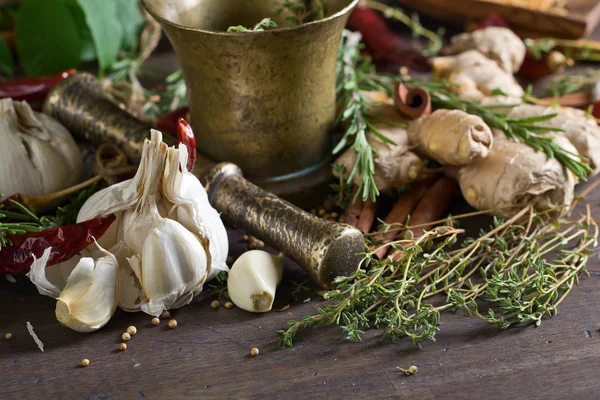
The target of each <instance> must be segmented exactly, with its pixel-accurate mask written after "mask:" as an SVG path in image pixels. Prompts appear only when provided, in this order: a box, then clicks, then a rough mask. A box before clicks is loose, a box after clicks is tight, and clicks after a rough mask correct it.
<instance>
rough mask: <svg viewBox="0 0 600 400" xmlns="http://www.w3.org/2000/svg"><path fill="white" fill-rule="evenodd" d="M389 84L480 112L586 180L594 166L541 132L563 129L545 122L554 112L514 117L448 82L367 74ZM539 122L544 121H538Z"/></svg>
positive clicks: (442, 103)
mask: <svg viewBox="0 0 600 400" xmlns="http://www.w3.org/2000/svg"><path fill="white" fill-rule="evenodd" d="M368 78H369V79H372V80H374V81H376V82H378V83H379V84H380V85H381V86H385V87H386V91H387V92H388V93H390V94H391V93H393V92H392V91H393V82H394V81H395V80H398V81H401V82H403V83H405V84H407V85H414V86H418V87H420V88H423V89H425V90H427V91H428V92H429V95H430V97H431V104H432V106H433V107H434V108H447V109H458V110H462V111H465V112H467V113H469V114H474V115H478V116H479V117H481V118H482V119H483V120H484V122H485V123H486V124H487V125H488V126H489V127H490V128H495V129H499V130H501V131H503V132H504V134H505V135H506V136H507V137H508V138H509V139H514V140H518V141H520V142H522V143H525V144H527V145H528V146H530V147H532V148H534V149H535V150H537V151H543V152H544V153H545V154H546V155H547V156H548V157H550V158H555V159H556V160H557V161H558V162H560V163H561V164H562V165H563V166H564V167H565V168H567V169H569V170H571V171H572V172H573V174H575V176H577V177H578V178H579V179H580V180H582V181H585V180H587V176H588V174H589V173H590V172H591V168H590V167H589V166H588V165H587V164H586V163H585V162H584V158H583V157H582V156H580V155H579V154H575V153H572V152H570V151H568V150H565V149H564V148H563V147H561V146H560V145H558V144H557V143H555V142H554V138H553V137H552V136H549V135H548V136H545V135H539V134H538V133H541V132H552V131H554V132H560V131H561V130H560V129H556V128H551V127H547V126H543V122H544V121H547V120H549V119H552V118H554V117H555V116H556V115H555V114H549V115H543V116H540V117H534V118H520V119H511V118H508V116H507V114H505V113H502V112H498V111H495V108H494V107H489V106H485V105H482V104H480V103H478V102H475V101H469V100H464V99H461V98H459V97H457V96H456V95H455V94H454V93H453V92H452V87H451V86H450V84H449V83H448V82H438V81H429V82H427V81H423V80H418V79H414V78H410V77H404V76H400V75H398V76H390V75H386V76H384V75H375V74H371V75H369V76H368ZM537 123H542V124H541V125H537Z"/></svg>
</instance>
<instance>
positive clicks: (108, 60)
mask: <svg viewBox="0 0 600 400" xmlns="http://www.w3.org/2000/svg"><path fill="white" fill-rule="evenodd" d="M77 3H78V4H79V6H80V7H81V9H82V11H83V14H84V15H85V20H86V22H87V25H88V27H89V28H90V32H91V33H92V39H93V40H94V46H95V48H96V56H97V58H98V63H99V64H100V71H105V70H106V69H108V68H109V67H110V66H111V65H112V64H113V63H114V62H115V60H116V59H117V55H118V53H119V50H120V48H121V41H122V38H123V27H122V26H121V23H120V22H119V20H118V18H117V5H116V2H114V1H106V0H77Z"/></svg>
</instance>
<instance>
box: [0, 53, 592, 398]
mask: <svg viewBox="0 0 600 400" xmlns="http://www.w3.org/2000/svg"><path fill="white" fill-rule="evenodd" d="M165 62H167V64H168V61H165ZM589 203H590V204H591V206H592V213H593V215H595V216H600V188H599V189H598V190H597V191H596V193H595V194H593V195H592V196H590V197H589ZM457 207H458V208H463V206H461V205H457ZM481 223H482V221H479V222H478V223H477V224H479V225H480V224H481ZM230 235H231V236H230V237H231V247H232V254H233V255H239V254H240V253H241V252H243V251H244V250H245V249H246V243H244V242H242V241H241V235H242V232H239V231H234V230H230ZM588 268H589V269H592V270H595V271H596V272H591V273H590V276H589V277H582V278H581V282H580V285H579V286H577V287H575V288H574V289H573V290H572V292H571V294H570V295H569V296H568V297H567V299H566V300H565V301H564V302H563V303H562V304H561V305H560V307H559V314H558V315H557V316H555V317H554V318H551V319H545V320H544V321H543V323H542V325H541V326H540V327H537V328H535V327H533V326H526V327H515V328H511V329H508V330H505V331H496V330H494V329H492V328H490V327H488V326H487V325H485V324H484V323H483V322H481V321H480V320H478V319H475V318H466V317H463V316H462V315H460V314H451V313H444V314H442V326H441V331H440V332H439V333H438V335H437V336H436V341H435V342H425V343H424V344H423V348H422V349H419V348H418V347H416V346H414V345H413V344H412V343H411V342H410V340H403V341H401V342H399V343H396V344H383V343H380V342H379V341H378V339H377V337H376V333H375V332H371V333H369V334H367V336H366V338H365V340H364V341H363V342H362V343H347V342H343V341H341V340H340V339H339V337H340V332H339V330H338V328H336V327H330V328H323V329H318V330H305V331H302V332H301V333H300V335H299V337H298V339H297V342H296V345H295V346H294V347H293V348H291V349H280V348H279V346H278V343H277V342H278V338H277V336H276V335H275V330H277V329H281V328H284V327H285V326H286V323H287V321H288V320H289V319H291V318H301V317H302V316H303V315H306V314H309V313H314V311H315V308H316V307H317V306H318V305H319V304H320V301H319V300H318V296H317V295H316V294H315V293H314V292H313V293H308V292H305V293H303V294H302V297H301V299H300V301H298V302H292V303H291V307H290V308H289V309H288V310H285V311H282V312H275V311H274V312H270V313H268V314H264V315H254V314H250V313H247V312H245V311H242V310H240V309H237V308H234V309H231V310H227V309H224V308H220V309H218V310H213V309H211V308H210V306H209V303H210V301H211V300H212V299H211V298H210V297H208V294H206V295H204V296H200V298H198V299H195V300H194V301H193V302H192V303H191V304H190V305H188V306H186V307H184V308H182V309H180V310H175V311H174V312H173V315H174V316H175V318H176V319H177V321H178V326H177V328H176V329H174V330H171V329H169V328H168V327H167V326H166V323H165V321H163V322H161V324H160V325H159V326H152V325H151V323H150V319H151V318H150V317H149V316H147V315H145V314H143V313H136V314H128V313H125V312H122V311H117V313H116V314H115V316H114V317H113V318H112V319H111V321H110V322H109V323H108V324H107V325H106V326H105V327H104V328H103V329H101V330H100V331H98V332H96V333H93V334H79V333H76V332H73V331H71V330H69V329H67V328H64V327H62V326H61V325H60V324H59V323H58V322H57V321H56V319H55V317H54V307H55V301H54V300H52V299H50V298H48V297H43V296H41V295H39V294H38V293H37V291H36V289H35V288H34V287H33V285H32V284H31V283H30V282H29V280H28V279H27V278H25V277H17V280H18V282H17V283H16V284H12V283H9V282H8V281H6V280H5V279H0V333H2V335H3V334H4V333H5V332H11V333H12V334H13V339H12V341H10V342H5V341H0V370H1V371H2V373H3V377H2V379H1V380H0V382H1V383H2V385H1V386H2V388H1V392H0V399H38V398H48V399H98V400H100V399H109V398H111V399H143V398H148V399H167V398H219V399H221V398H311V397H320V398H344V397H346V398H350V397H357V398H397V399H413V398H416V399H431V398H449V399H480V398H493V399H513V398H527V399H538V398H539V399H541V398H544V399H562V398H567V397H570V398H577V399H593V398H598V397H600V273H598V272H597V271H599V270H600V258H599V255H598V254H597V253H596V254H594V255H593V256H591V261H590V262H589V264H588ZM284 279H285V282H284V284H283V286H282V288H280V290H279V291H278V295H277V300H276V305H275V308H279V307H282V306H284V305H285V304H287V303H288V300H287V297H288V293H289V291H290V282H291V281H296V282H300V281H302V280H304V279H306V278H305V275H304V273H303V272H302V271H301V270H299V268H298V267H296V266H294V265H292V264H291V263H289V264H288V265H286V273H285V278H284ZM26 321H30V322H31V323H32V324H33V326H34V328H35V331H36V333H37V334H38V335H39V337H40V339H41V340H42V341H43V342H44V344H45V351H44V352H43V353H42V352H41V351H40V350H39V349H38V348H37V346H36V345H35V343H34V342H33V340H32V338H31V337H30V336H29V334H28V333H27V330H26V328H25V323H26ZM129 325H135V326H136V327H137V328H138V333H137V334H136V335H135V336H134V337H133V339H132V340H131V341H129V342H127V346H128V348H127V350H126V351H124V352H120V351H119V350H118V345H119V343H120V342H121V339H120V337H121V334H122V333H123V332H124V331H125V329H126V328H127V327H128V326H129ZM0 340H1V339H0ZM252 347H258V348H259V349H260V355H259V356H258V357H255V358H252V357H250V356H249V352H250V349H251V348H252ZM83 358H87V359H89V360H90V365H89V367H87V368H81V367H80V366H79V363H80V361H81V359H83ZM411 365H415V366H417V367H418V368H419V371H418V373H417V374H416V375H414V376H405V375H404V374H403V373H402V372H401V371H399V370H398V369H397V368H396V367H397V366H400V367H403V368H407V367H409V366H411Z"/></svg>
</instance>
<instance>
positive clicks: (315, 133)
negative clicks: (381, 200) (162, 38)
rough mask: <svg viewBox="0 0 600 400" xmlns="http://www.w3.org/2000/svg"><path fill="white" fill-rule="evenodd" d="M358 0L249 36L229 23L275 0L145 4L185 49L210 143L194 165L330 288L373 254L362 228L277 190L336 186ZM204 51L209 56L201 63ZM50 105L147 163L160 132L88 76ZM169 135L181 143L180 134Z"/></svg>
mask: <svg viewBox="0 0 600 400" xmlns="http://www.w3.org/2000/svg"><path fill="white" fill-rule="evenodd" d="M356 2H357V0H353V1H351V0H337V1H331V2H330V3H331V5H330V9H329V10H330V12H333V14H332V15H331V16H329V17H327V18H325V19H323V20H320V21H316V22H312V23H307V24H303V25H299V26H296V27H291V28H283V29H276V30H273V31H266V32H255V33H251V34H249V35H246V34H225V33H223V32H218V31H217V30H219V29H221V30H222V29H226V28H227V26H229V25H233V24H236V25H238V24H249V25H251V24H252V22H253V21H255V20H256V19H257V18H258V16H262V15H268V11H269V10H270V8H269V7H272V0H265V1H263V0H228V1H223V0H204V1H202V0H144V1H143V3H144V4H145V6H146V7H147V8H148V9H149V10H150V11H151V13H152V14H153V15H155V17H156V18H157V19H159V21H161V23H162V24H163V27H164V28H165V30H166V31H167V34H168V35H169V37H170V38H171V41H172V42H173V43H174V47H175V49H176V51H177V53H178V55H179V57H180V60H181V63H182V67H183V73H184V76H185V78H186V82H187V85H188V88H190V89H189V96H190V106H191V107H190V110H191V116H192V117H191V118H192V119H191V123H192V125H193V129H194V131H195V133H196V135H197V143H198V150H199V151H200V153H203V154H204V155H207V156H208V157H210V158H202V157H199V158H198V161H197V163H196V169H195V170H194V173H195V174H196V175H197V176H201V179H202V182H203V184H204V185H205V187H206V189H207V192H208V195H209V198H210V201H211V203H212V204H213V206H214V207H215V208H216V209H217V210H218V211H219V212H221V213H222V216H223V218H224V220H225V221H226V222H228V223H231V224H234V225H236V226H238V227H240V228H243V229H245V230H246V231H247V232H248V233H250V234H252V235H254V236H256V237H258V238H259V239H261V240H263V241H264V242H265V243H267V244H269V245H271V246H273V247H275V248H276V249H278V250H280V251H282V252H283V253H285V254H286V255H287V256H289V257H290V258H291V259H293V260H294V261H296V262H297V263H298V264H299V265H300V266H301V267H302V268H303V269H304V270H305V271H306V272H307V273H308V274H309V275H310V277H311V278H312V279H313V280H314V281H315V282H316V283H318V284H319V285H320V286H322V287H324V288H330V287H331V283H332V281H333V279H334V278H335V277H336V276H339V275H349V274H351V273H352V272H354V270H355V269H356V267H357V265H358V263H359V261H360V257H359V253H362V252H363V251H364V242H363V238H362V234H361V232H360V231H359V230H357V229H356V228H354V227H352V226H350V225H345V224H339V223H334V222H329V221H325V220H322V219H321V218H318V217H316V216H314V215H312V214H310V213H307V212H305V211H303V210H302V209H300V208H298V207H296V206H295V205H292V204H291V203H289V202H287V201H285V200H283V199H281V198H280V197H278V196H277V195H276V194H280V195H282V196H283V195H285V196H297V195H298V193H300V192H303V193H305V194H306V195H308V196H312V197H315V193H316V192H315V191H316V190H318V188H320V187H323V189H322V191H323V193H326V190H327V189H326V186H327V185H328V184H329V170H330V166H329V159H328V156H327V155H328V154H329V153H330V144H331V139H330V137H331V136H330V128H331V125H332V123H333V117H334V113H335V92H334V86H335V85H334V84H335V82H334V81H335V57H336V52H337V46H338V44H339V41H340V35H341V31H342V29H343V27H344V24H345V21H346V17H347V14H348V12H349V11H350V10H351V8H352V7H353V6H354V5H355V4H356ZM225 4H227V5H226V6H225ZM236 5H237V7H236ZM159 6H161V8H158V7H159ZM201 6H202V7H201ZM228 10H229V11H228ZM159 11H160V13H158V12H159ZM244 12H247V13H248V14H245V13H244ZM212 15H219V16H222V18H221V17H219V18H213V17H211V16H212ZM238 17H239V19H238ZM258 19H260V18H258ZM171 20H172V21H177V22H178V23H181V24H183V23H186V24H188V25H190V26H202V27H204V28H206V29H213V30H215V31H208V30H207V31H204V30H199V29H195V28H190V27H188V28H186V27H185V26H183V25H177V23H175V22H168V21H171ZM311 48H312V50H311ZM250 50H251V51H250ZM209 54H212V55H211V56H210V57H209V56H208V55H209ZM243 55H245V57H244V56H243ZM203 57H207V58H208V59H209V60H207V61H206V62H201V61H196V62H195V61H194V60H195V59H196V60H202V59H203ZM307 61H309V62H307ZM296 63H297V64H296ZM278 68H280V69H278ZM43 109H44V112H45V113H46V114H48V115H51V116H53V117H54V118H56V119H57V120H59V121H60V122H61V123H62V124H63V125H65V126H66V127H67V128H68V129H69V130H70V131H71V132H72V133H73V134H75V135H78V136H81V137H84V138H86V139H88V140H90V141H91V142H94V143H97V144H101V143H106V142H110V143H113V144H116V145H117V146H118V147H120V148H121V149H122V150H123V151H124V152H125V154H126V155H127V156H128V158H129V159H130V161H131V162H132V163H135V164H137V162H138V161H139V159H140V156H141V149H142V147H143V142H144V139H145V138H147V137H149V134H150V129H151V127H150V126H149V125H148V124H146V123H144V122H142V121H140V120H138V119H137V118H135V117H133V116H132V115H130V114H129V113H128V112H126V111H124V110H122V109H121V108H119V107H118V106H117V105H116V104H114V103H113V102H112V101H111V100H110V99H109V98H108V97H107V95H106V93H105V92H104V91H103V89H102V86H101V84H100V82H99V81H98V80H97V79H96V78H95V77H94V76H93V75H91V74H88V73H76V74H75V75H73V76H71V77H69V78H67V79H64V80H62V81H61V82H60V83H59V84H58V85H57V86H56V87H55V88H54V89H53V90H52V91H51V92H50V93H49V95H48V97H47V99H46V102H45V104H44V108H43ZM169 139H171V140H170V143H169ZM165 141H167V142H168V143H169V144H170V145H173V144H175V141H174V140H173V139H172V138H168V137H165ZM211 158H212V159H217V160H222V161H223V160H227V161H234V162H235V163H236V164H238V165H235V164H232V163H220V164H215V162H214V161H212V160H211ZM240 167H242V168H241V169H240ZM242 170H244V173H245V174H246V173H247V174H248V176H249V180H247V179H245V178H244V176H243V175H242ZM250 180H251V181H252V182H254V183H252V182H250ZM257 185H258V186H257ZM259 186H260V187H259ZM261 187H262V188H261ZM269 192H272V193H269Z"/></svg>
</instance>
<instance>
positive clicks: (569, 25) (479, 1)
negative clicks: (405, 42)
mask: <svg viewBox="0 0 600 400" xmlns="http://www.w3.org/2000/svg"><path fill="white" fill-rule="evenodd" d="M399 2H400V4H401V5H402V6H406V7H410V8H412V9H414V10H416V11H418V12H420V13H423V14H425V15H429V16H431V17H434V18H437V19H440V20H444V21H454V22H461V23H462V22H466V21H468V20H469V19H483V18H485V17H487V16H488V15H489V14H491V13H497V14H500V15H502V17H504V18H505V19H506V20H507V21H508V22H509V23H511V24H513V25H515V28H516V30H517V31H519V29H522V30H523V31H524V32H527V36H553V37H559V38H565V39H578V38H581V37H584V36H586V35H588V34H589V33H591V32H592V31H593V30H594V28H595V27H596V26H597V25H598V22H600V2H599V1H597V0H569V1H568V2H567V6H566V10H567V12H566V13H565V14H559V13H554V12H547V11H538V10H532V9H527V8H523V7H516V6H509V5H504V4H501V3H498V2H493V1H487V0H452V1H448V0H399Z"/></svg>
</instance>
